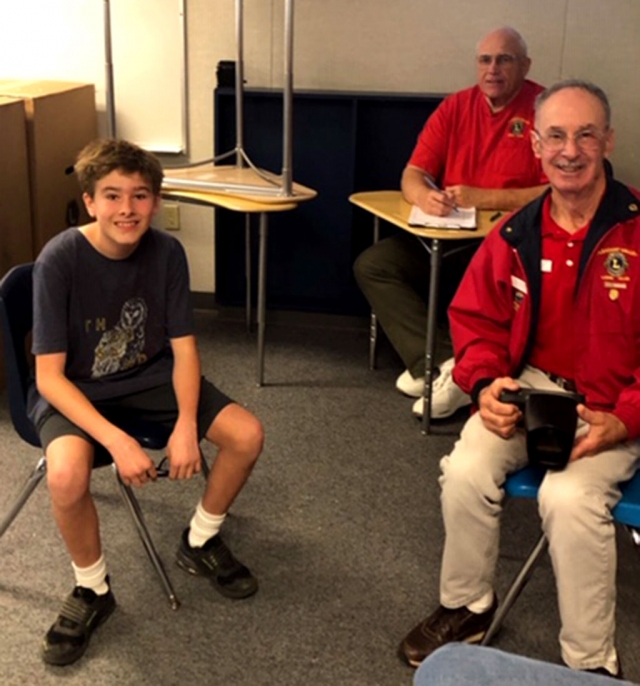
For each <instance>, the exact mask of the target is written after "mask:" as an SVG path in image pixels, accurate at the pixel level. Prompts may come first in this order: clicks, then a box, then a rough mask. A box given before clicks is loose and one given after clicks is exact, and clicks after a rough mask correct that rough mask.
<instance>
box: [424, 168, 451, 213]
mask: <svg viewBox="0 0 640 686" xmlns="http://www.w3.org/2000/svg"><path fill="white" fill-rule="evenodd" d="M424 180H425V182H426V184H427V186H429V188H432V189H433V190H434V191H438V193H444V191H443V190H442V188H440V187H439V186H438V184H436V183H435V182H434V181H433V179H432V178H431V177H430V176H429V175H428V174H425V175H424ZM445 204H446V203H445ZM450 207H451V208H452V209H453V211H454V212H457V211H458V206H457V205H456V204H455V202H454V203H453V205H450Z"/></svg>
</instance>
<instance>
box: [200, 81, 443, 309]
mask: <svg viewBox="0 0 640 686" xmlns="http://www.w3.org/2000/svg"><path fill="white" fill-rule="evenodd" d="M440 100H441V97H440V96H433V97H421V96H394V95H386V94H385V95H375V94H357V93H356V94H353V93H333V92H326V91H304V92H297V93H295V94H294V104H293V177H294V180H295V181H296V182H298V183H301V184H303V185H305V186H309V187H311V188H313V189H315V190H316V191H318V197H317V198H315V199H314V200H311V201H309V202H305V203H302V204H301V205H300V206H299V207H298V208H297V209H296V210H293V211H290V212H282V213H272V214H270V215H269V227H270V229H269V249H268V256H267V260H268V265H267V306H268V307H271V308H276V309H293V310H309V311H321V312H331V313H337V314H364V313H365V312H366V311H367V307H366V303H365V301H364V299H363V297H362V295H361V294H360V292H359V291H358V288H357V286H356V284H355V281H354V278H353V274H352V265H353V261H354V259H355V258H356V256H357V255H358V253H359V252H360V251H361V250H362V249H363V248H364V247H366V245H368V244H369V243H370V242H371V235H372V234H371V225H372V220H371V218H370V217H367V216H366V215H365V213H363V212H362V211H357V212H354V207H353V206H352V205H351V204H350V203H349V202H348V197H349V195H350V194H351V193H353V192H355V191H359V190H377V189H385V188H398V186H399V178H400V173H401V171H402V168H403V167H404V165H405V164H406V161H407V159H408V157H409V154H410V152H411V150H412V149H413V145H414V143H415V139H416V136H417V134H418V132H419V131H420V128H421V126H422V125H423V124H424V121H425V120H426V118H427V116H428V115H429V114H430V113H431V112H432V111H433V109H435V107H436V106H437V104H438V103H439V102H440ZM243 102H244V117H245V127H244V128H245V130H244V143H245V144H244V147H245V150H246V151H247V153H248V154H249V156H250V158H251V160H252V161H253V162H254V163H255V164H257V165H258V166H260V167H263V168H265V169H269V170H271V171H274V172H277V173H280V171H281V168H282V92H281V91H272V90H257V89H249V90H247V91H245V97H244V101H243ZM215 113H216V115H215V129H214V132H215V151H216V154H220V153H222V152H225V151H227V150H230V149H232V148H233V147H234V145H235V95H234V91H233V89H226V88H219V89H217V90H216V91H215ZM254 221H256V222H257V217H256V218H254ZM253 233H254V236H253V243H254V245H253V255H254V259H253V262H254V269H255V267H256V261H257V245H256V239H257V236H256V235H255V234H256V232H253ZM215 256H216V299H217V301H218V302H219V303H221V304H223V305H241V304H242V303H243V302H244V288H245V285H244V284H245V282H244V217H243V216H241V215H238V214H237V213H233V212H228V211H225V210H217V211H216V249H215ZM253 283H254V284H255V283H256V280H255V274H254V279H253Z"/></svg>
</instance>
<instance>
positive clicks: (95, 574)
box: [71, 555, 109, 595]
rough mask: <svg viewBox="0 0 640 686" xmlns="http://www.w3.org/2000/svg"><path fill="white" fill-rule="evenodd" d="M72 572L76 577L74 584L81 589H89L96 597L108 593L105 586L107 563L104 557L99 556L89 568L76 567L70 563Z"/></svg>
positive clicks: (107, 588)
mask: <svg viewBox="0 0 640 686" xmlns="http://www.w3.org/2000/svg"><path fill="white" fill-rule="evenodd" d="M71 566H72V567H73V571H74V573H75V575H76V584H77V585H78V586H82V588H90V589H91V590H92V591H93V592H94V593H95V594H96V595H105V593H108V592H109V584H107V563H106V562H105V561H104V555H100V557H99V558H98V560H97V562H94V563H93V564H92V565H90V566H89V567H77V566H76V565H75V564H74V563H73V562H71Z"/></svg>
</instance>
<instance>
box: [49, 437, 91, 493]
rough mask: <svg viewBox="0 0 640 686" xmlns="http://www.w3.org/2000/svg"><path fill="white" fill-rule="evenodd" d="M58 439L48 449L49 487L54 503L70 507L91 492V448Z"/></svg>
mask: <svg viewBox="0 0 640 686" xmlns="http://www.w3.org/2000/svg"><path fill="white" fill-rule="evenodd" d="M74 443H75V442H69V441H64V439H58V440H57V441H54V442H53V443H52V444H51V445H50V446H49V448H48V449H47V486H48V488H49V493H50V495H51V499H52V500H53V501H54V503H56V504H59V505H63V506H69V505H72V504H73V503H75V502H78V501H79V500H81V499H82V498H83V496H84V495H85V494H86V493H87V492H88V490H89V484H90V481H91V448H90V447H88V446H86V445H82V446H77V445H74Z"/></svg>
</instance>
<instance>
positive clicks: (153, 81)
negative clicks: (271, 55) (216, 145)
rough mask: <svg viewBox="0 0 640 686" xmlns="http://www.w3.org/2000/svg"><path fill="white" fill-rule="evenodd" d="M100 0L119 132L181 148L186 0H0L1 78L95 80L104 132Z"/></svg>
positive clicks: (162, 147)
mask: <svg viewBox="0 0 640 686" xmlns="http://www.w3.org/2000/svg"><path fill="white" fill-rule="evenodd" d="M105 5H108V6H109V9H110V15H111V49H112V56H113V77H114V86H115V88H114V100H115V109H116V134H117V135H118V136H120V137H122V138H128V139H129V140H132V141H134V142H135V143H138V144H139V145H141V146H143V147H145V148H147V149H149V150H153V151H154V152H171V153H180V152H185V153H186V151H187V83H186V38H185V32H186V21H185V19H186V17H185V0H110V1H107V2H105V0H55V2H52V1H51V0H0V30H1V31H2V40H0V79H53V80H60V81H79V82H83V83H92V84H94V85H95V87H96V105H97V108H98V111H99V114H100V116H99V127H100V131H101V133H103V134H104V133H106V126H105V123H104V122H105V121H106V118H105V116H104V112H105V109H106V91H105V89H106V81H107V79H106V72H107V69H106V66H105V54H106V51H105V21H104V15H105V12H104V8H105Z"/></svg>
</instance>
